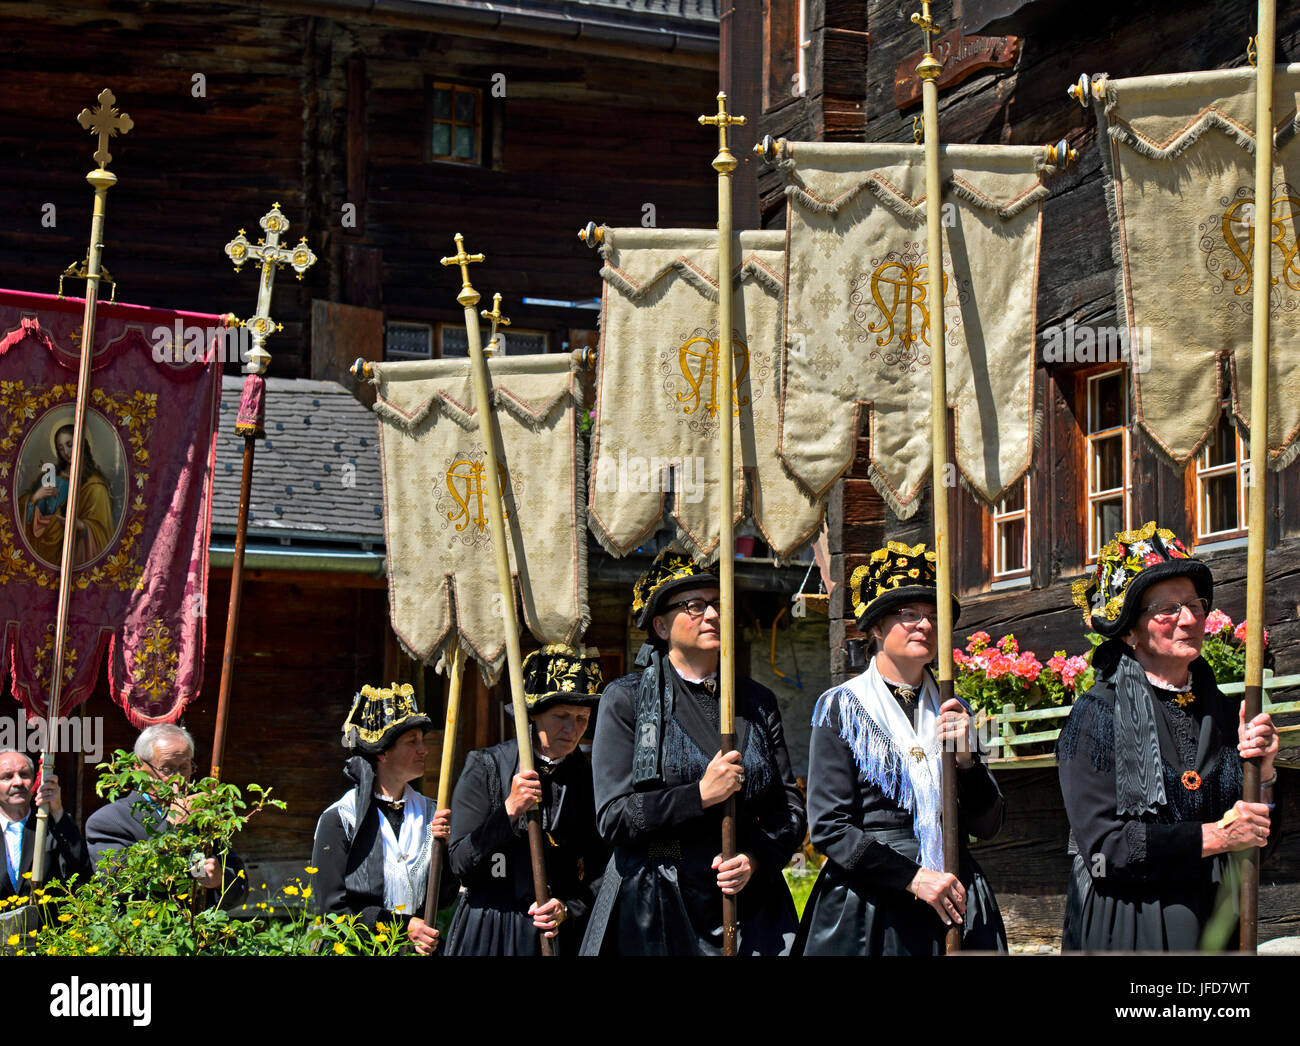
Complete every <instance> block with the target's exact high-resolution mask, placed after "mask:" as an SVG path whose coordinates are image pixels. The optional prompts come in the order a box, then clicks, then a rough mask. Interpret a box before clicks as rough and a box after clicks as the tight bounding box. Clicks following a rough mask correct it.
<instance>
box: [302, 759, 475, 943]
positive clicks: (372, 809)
mask: <svg viewBox="0 0 1300 1046" xmlns="http://www.w3.org/2000/svg"><path fill="white" fill-rule="evenodd" d="M345 773H346V774H347V776H348V778H349V779H350V780H353V781H356V782H357V787H355V788H353V789H352V790H351V791H349V792H347V793H346V794H345V795H344V796H343V797H342V798H341V799H339V801H338V802H336V803H334V804H333V805H332V806H330V807H329V808H328V809H327V810H326V811H325V812H324V813H323V814H321V816H320V820H319V821H318V822H317V824H316V836H315V840H314V842H313V846H312V857H311V859H312V865H313V866H314V867H315V868H316V869H317V871H316V875H315V876H313V879H312V887H313V891H314V903H315V904H316V906H317V910H318V911H320V912H322V913H333V914H339V915H356V916H359V919H358V921H359V922H361V923H362V924H363V925H365V926H367V927H369V928H370V929H371V930H374V929H375V927H376V925H377V924H378V923H380V922H383V923H385V924H391V925H394V926H396V927H399V928H400V929H401V931H402V932H405V927H406V924H407V923H408V922H410V920H411V917H412V916H416V915H422V914H423V908H424V901H425V893H426V891H427V890H428V885H429V859H430V856H431V854H432V851H433V842H434V840H433V815H434V801H433V800H432V799H430V798H428V797H427V796H424V795H421V794H420V793H419V792H417V791H415V789H413V788H412V787H411V786H410V785H409V784H408V785H407V786H406V789H405V791H404V792H403V794H402V797H401V798H400V800H397V801H392V802H388V801H385V800H383V799H381V798H380V797H379V796H376V795H374V794H373V790H374V780H375V778H374V769H373V768H372V767H371V766H370V764H369V763H368V762H366V760H365V759H363V758H362V757H361V756H353V757H352V758H351V759H349V760H348V762H347V768H346V770H345ZM385 840H387V842H388V845H387V846H385ZM455 892H456V881H455V879H454V878H452V876H450V875H447V874H446V873H445V872H444V873H443V876H442V880H441V883H440V890H439V897H438V904H439V906H442V905H445V904H448V903H450V901H451V898H452V897H453V896H455ZM439 950H441V949H439Z"/></svg>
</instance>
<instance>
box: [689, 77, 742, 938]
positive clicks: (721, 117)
mask: <svg viewBox="0 0 1300 1046" xmlns="http://www.w3.org/2000/svg"><path fill="white" fill-rule="evenodd" d="M744 122H745V118H744V117H743V116H732V115H730V114H729V113H728V112H727V95H726V93H725V92H722V91H719V92H718V111H717V113H715V114H714V115H712V116H701V117H700V123H701V124H705V125H710V126H715V127H717V129H718V155H717V156H715V157H714V158H713V169H714V170H715V171H717V172H718V341H717V345H718V384H717V388H718V389H720V390H721V391H720V392H719V393H718V396H717V397H715V399H720V400H721V402H720V403H719V404H718V413H719V422H718V475H719V476H720V477H721V481H720V482H719V484H718V488H719V493H720V498H721V506H720V508H719V514H720V515H721V517H722V518H721V520H720V521H719V523H720V526H719V534H720V541H719V545H718V588H719V610H718V613H719V615H720V620H719V622H718V627H719V631H720V633H721V634H720V636H719V639H720V644H721V649H720V650H719V663H718V682H719V687H718V694H719V713H720V718H721V733H722V738H721V744H722V748H721V750H722V751H723V752H730V751H733V750H734V749H735V747H736V531H735V525H736V505H735V490H736V467H735V449H734V438H733V437H734V433H733V428H732V426H733V422H732V418H733V410H732V403H733V401H734V399H735V395H734V393H733V391H732V385H734V384H735V378H734V371H735V368H734V366H733V361H732V358H731V352H732V345H731V313H732V292H731V270H732V249H731V248H732V220H731V175H732V172H733V171H735V169H736V158H735V156H733V155H732V153H731V150H730V149H728V148H727V129H728V128H729V127H731V126H732V125H733V124H737V125H743V124H744ZM735 856H736V797H735V796H734V795H732V796H729V797H728V798H727V800H726V804H725V805H724V806H723V812H722V859H723V860H724V861H729V860H731V859H732V858H733V857H735ZM737 925H738V921H737V908H736V896H735V895H734V894H732V895H727V894H723V895H722V954H723V955H735V954H736V943H737V932H738V931H737Z"/></svg>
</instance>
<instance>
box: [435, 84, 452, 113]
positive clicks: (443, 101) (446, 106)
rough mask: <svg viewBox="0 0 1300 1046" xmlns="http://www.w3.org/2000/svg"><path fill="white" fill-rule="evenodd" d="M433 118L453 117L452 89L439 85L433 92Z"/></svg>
mask: <svg viewBox="0 0 1300 1046" xmlns="http://www.w3.org/2000/svg"><path fill="white" fill-rule="evenodd" d="M433 118H434V119H435V120H450V119H451V91H450V90H448V89H447V88H446V87H438V88H435V89H434V92H433Z"/></svg>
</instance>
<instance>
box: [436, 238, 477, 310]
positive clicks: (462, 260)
mask: <svg viewBox="0 0 1300 1046" xmlns="http://www.w3.org/2000/svg"><path fill="white" fill-rule="evenodd" d="M482 260H483V255H481V254H466V253H465V237H464V236H462V235H461V234H460V233H456V253H455V254H453V255H452V256H451V257H450V258H443V259H442V264H443V265H459V266H460V279H461V287H460V293H459V294H458V295H456V300H457V301H458V302H460V303H461V304H462V305H464V306H465V307H466V308H468V307H469V306H471V305H477V304H478V291H476V290H475V289H474V287H473V285H472V284H471V283H470V282H469V267H470V263H471V262H481V261H482Z"/></svg>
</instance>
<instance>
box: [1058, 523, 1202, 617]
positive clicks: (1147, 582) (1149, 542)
mask: <svg viewBox="0 0 1300 1046" xmlns="http://www.w3.org/2000/svg"><path fill="white" fill-rule="evenodd" d="M1172 577H1185V578H1190V579H1191V582H1192V584H1193V585H1194V586H1196V594H1197V595H1198V596H1201V597H1203V598H1204V599H1206V600H1207V601H1209V600H1213V599H1214V575H1213V574H1211V573H1210V568H1209V567H1207V566H1206V565H1205V564H1204V563H1202V562H1201V561H1200V560H1199V559H1196V558H1195V557H1194V556H1192V554H1191V553H1190V552H1188V551H1187V549H1186V547H1184V545H1183V543H1182V542H1181V541H1179V540H1178V538H1177V537H1176V536H1175V535H1174V532H1173V531H1172V530H1165V529H1164V528H1163V527H1158V526H1156V522H1155V520H1152V521H1151V522H1149V523H1147V524H1145V525H1144V526H1143V527H1142V528H1141V529H1140V530H1123V531H1120V532H1119V533H1118V534H1116V535H1115V536H1114V537H1113V538H1112V539H1111V540H1110V541H1108V542H1107V543H1106V545H1105V546H1104V547H1103V548H1102V550H1101V552H1100V553H1098V555H1097V569H1096V570H1094V571H1093V572H1092V573H1091V574H1090V575H1089V576H1088V577H1086V578H1080V579H1079V580H1078V581H1076V582H1075V583H1074V585H1073V586H1072V592H1073V595H1074V605H1075V606H1077V607H1078V608H1079V609H1080V610H1082V611H1083V619H1084V621H1085V623H1088V624H1090V625H1091V626H1092V629H1093V631H1095V632H1096V633H1097V634H1098V635H1102V636H1105V637H1106V638H1107V639H1111V638H1113V637H1114V636H1122V635H1125V634H1126V633H1127V632H1129V631H1130V630H1131V629H1132V628H1133V623H1134V622H1135V621H1136V620H1137V617H1138V614H1139V613H1141V609H1142V596H1143V593H1145V592H1146V590H1147V589H1148V588H1150V587H1151V586H1152V585H1154V584H1155V583H1156V582H1157V581H1167V580H1168V579H1169V578H1172Z"/></svg>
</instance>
